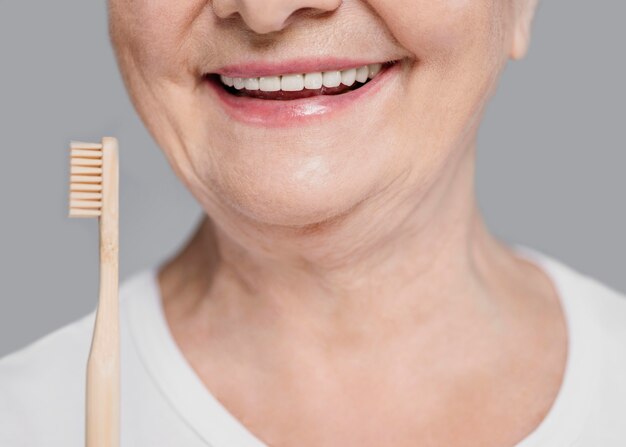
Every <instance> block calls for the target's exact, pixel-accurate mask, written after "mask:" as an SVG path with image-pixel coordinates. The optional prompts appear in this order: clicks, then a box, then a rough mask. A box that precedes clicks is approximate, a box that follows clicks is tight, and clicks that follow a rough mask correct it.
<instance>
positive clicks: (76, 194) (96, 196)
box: [70, 191, 102, 200]
mask: <svg viewBox="0 0 626 447" xmlns="http://www.w3.org/2000/svg"><path fill="white" fill-rule="evenodd" d="M101 199H102V193H101V192H83V191H71V192H70V200H101Z"/></svg>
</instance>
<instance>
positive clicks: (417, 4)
mask: <svg viewBox="0 0 626 447" xmlns="http://www.w3.org/2000/svg"><path fill="white" fill-rule="evenodd" d="M502 1H503V0H369V3H370V4H371V6H372V7H373V8H374V9H375V10H376V13H377V14H379V15H380V16H381V17H382V19H383V20H384V21H385V23H386V25H387V26H388V27H389V29H390V30H391V32H392V34H393V35H394V37H395V38H396V39H397V40H398V41H399V43H400V44H401V45H402V46H404V47H405V48H407V49H408V50H410V51H411V52H412V53H413V54H414V55H415V56H416V57H418V58H419V59H427V58H431V59H432V58H436V57H437V56H441V57H445V55H448V54H450V53H455V52H459V51H467V49H468V47H469V46H471V45H475V44H476V43H479V42H485V43H487V42H488V40H489V39H490V38H492V37H493V33H492V29H493V25H494V24H495V23H497V20H498V19H499V16H500V8H499V4H500V3H502ZM483 47H484V45H483Z"/></svg>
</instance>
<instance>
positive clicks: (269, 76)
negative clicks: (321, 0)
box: [202, 59, 401, 127]
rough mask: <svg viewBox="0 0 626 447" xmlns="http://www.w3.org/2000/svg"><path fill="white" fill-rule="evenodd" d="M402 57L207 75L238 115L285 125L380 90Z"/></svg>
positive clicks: (255, 67) (261, 122) (267, 124)
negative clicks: (365, 62)
mask: <svg viewBox="0 0 626 447" xmlns="http://www.w3.org/2000/svg"><path fill="white" fill-rule="evenodd" d="M400 61H401V60H400V59H398V60H391V61H383V62H375V63H368V64H359V63H356V64H355V63H351V62H349V61H348V62H346V61H327V62H326V63H325V64H324V65H320V64H319V62H317V63H315V62H311V63H303V64H288V63H283V64H279V65H272V66H259V65H251V66H233V67H226V68H224V69H222V70H220V72H219V73H207V74H204V75H203V76H202V77H203V81H205V84H206V85H207V86H208V87H209V88H210V90H211V91H212V92H213V93H214V94H216V95H217V97H218V98H219V102H220V103H221V104H222V105H223V106H224V108H225V110H226V112H227V113H228V114H229V115H230V116H231V117H232V118H235V119H237V120H238V121H242V122H245V123H247V124H257V125H262V126H265V127H285V126H288V125H293V124H297V123H302V122H303V120H308V119H309V118H311V117H313V116H316V117H320V116H322V115H328V114H329V113H330V112H332V111H334V110H339V109H340V108H343V107H345V106H347V105H348V104H350V103H352V102H354V101H356V100H357V99H359V98H361V97H364V96H369V95H367V93H368V92H371V93H372V94H373V92H374V91H376V90H378V89H377V88H376V85H378V84H382V83H383V82H384V80H385V79H386V78H389V77H390V76H391V75H392V73H397V72H399V68H400ZM333 64H334V67H335V68H333ZM290 65H291V67H290ZM318 67H320V68H321V67H323V68H324V69H322V70H319V68H318ZM316 69H317V70H316ZM296 70H297V71H296Z"/></svg>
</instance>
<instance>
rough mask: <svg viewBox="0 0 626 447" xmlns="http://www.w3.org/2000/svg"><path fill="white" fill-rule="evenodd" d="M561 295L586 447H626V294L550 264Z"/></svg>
mask: <svg viewBox="0 0 626 447" xmlns="http://www.w3.org/2000/svg"><path fill="white" fill-rule="evenodd" d="M548 262H549V264H550V265H549V268H550V269H551V270H552V273H553V278H554V279H555V282H556V283H557V286H558V288H559V291H560V293H561V297H562V301H563V304H564V308H565V310H566V313H567V314H568V326H569V330H570V333H571V340H570V341H572V342H573V343H574V344H576V347H575V348H574V350H573V351H574V352H571V355H572V357H573V358H572V365H573V368H574V369H577V372H575V373H572V374H574V375H575V376H576V377H580V379H581V380H579V381H577V382H576V384H577V388H578V390H577V391H576V396H577V398H576V399H573V400H572V401H571V404H572V405H578V406H581V407H585V408H584V410H583V411H584V413H585V414H586V417H584V419H583V420H581V422H582V425H583V426H584V429H583V431H582V435H581V436H582V438H581V440H580V442H582V443H581V444H577V445H581V446H586V445H604V446H607V447H613V446H618V445H620V446H621V445H626V380H625V379H624V378H626V294H624V293H622V292H620V291H618V290H616V289H615V288H613V287H611V286H609V285H607V284H605V283H603V282H601V281H600V280H599V279H597V278H595V277H593V276H591V275H589V274H586V273H583V272H581V271H580V270H578V269H576V268H574V267H572V266H570V265H566V264H565V263H563V262H562V261H558V260H555V259H554V258H551V259H550V260H549V261H548Z"/></svg>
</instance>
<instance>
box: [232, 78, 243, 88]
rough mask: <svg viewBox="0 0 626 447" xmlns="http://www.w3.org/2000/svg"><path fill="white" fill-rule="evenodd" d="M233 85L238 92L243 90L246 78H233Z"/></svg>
mask: <svg viewBox="0 0 626 447" xmlns="http://www.w3.org/2000/svg"><path fill="white" fill-rule="evenodd" d="M233 85H234V87H235V88H236V89H237V90H241V89H242V88H244V86H245V80H244V78H233Z"/></svg>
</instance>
